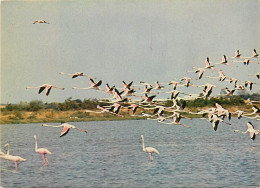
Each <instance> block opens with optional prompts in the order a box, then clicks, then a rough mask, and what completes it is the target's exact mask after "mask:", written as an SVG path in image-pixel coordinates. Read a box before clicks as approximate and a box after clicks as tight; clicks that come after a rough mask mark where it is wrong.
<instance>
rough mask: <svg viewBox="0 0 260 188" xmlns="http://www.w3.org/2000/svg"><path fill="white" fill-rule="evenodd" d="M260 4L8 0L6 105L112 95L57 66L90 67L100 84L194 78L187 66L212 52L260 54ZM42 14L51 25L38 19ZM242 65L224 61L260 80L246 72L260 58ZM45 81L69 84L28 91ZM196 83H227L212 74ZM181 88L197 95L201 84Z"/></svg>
mask: <svg viewBox="0 0 260 188" xmlns="http://www.w3.org/2000/svg"><path fill="white" fill-rule="evenodd" d="M259 5H260V2H259V1H258V0H247V1H245V0H227V1H224V0H217V1H215V0H209V1H205V0H198V1H193V0H176V1H166V0H160V1H159V0H151V1H150V0H149V1H148V0H143V1H137V0H136V1H120V0H119V1H116V0H97V1H94V0H93V1H91V0H90V1H83V0H81V1H80V0H75V1H2V2H1V104H7V103H19V102H21V101H23V102H30V101H32V100H42V101H43V102H63V101H64V100H66V99H68V98H69V97H72V98H73V99H81V100H83V99H89V98H110V96H108V95H107V94H104V93H100V92H96V91H94V90H75V89H72V87H89V86H90V84H89V81H88V79H87V78H85V77H80V78H76V79H72V78H71V77H69V76H67V75H61V74H59V72H65V73H74V72H84V73H85V74H87V75H91V76H94V77H96V78H97V79H96V81H99V80H102V82H103V83H102V85H101V88H105V83H109V84H110V85H116V87H118V88H120V87H122V81H125V82H127V83H129V82H131V81H133V83H134V84H139V82H140V81H145V82H148V83H152V84H153V83H154V82H155V81H159V82H162V83H167V82H169V81H171V80H174V79H180V78H182V77H185V76H188V77H192V78H196V75H195V73H190V72H187V71H188V70H192V67H204V61H205V59H206V57H209V58H210V60H211V61H212V62H220V61H221V57H222V55H223V54H225V55H227V56H228V57H232V56H234V52H235V51H236V50H238V49H239V50H240V52H241V54H242V55H243V56H247V57H249V56H251V55H252V50H253V49H256V50H257V51H258V52H259V53H260V37H259V36H260V33H259V28H260V10H259ZM41 19H43V20H46V21H47V22H49V23H50V24H32V22H33V21H34V20H41ZM254 61H258V62H259V60H254ZM231 63H232V62H231ZM236 65H237V66H232V67H231V66H224V65H220V66H223V67H221V69H222V70H223V72H224V73H225V74H226V75H228V76H231V77H236V78H238V79H240V80H250V81H254V82H258V83H259V80H257V79H256V78H255V77H249V76H248V74H255V73H258V72H259V70H260V69H259V64H250V65H249V66H244V65H242V64H241V63H237V64H236ZM205 74H206V75H208V76H217V75H218V74H217V73H216V72H210V71H209V72H207V73H205ZM44 83H49V84H53V85H57V86H59V87H64V88H65V90H57V89H52V91H51V93H50V95H49V96H45V95H44V94H43V93H42V94H38V90H37V89H35V90H33V89H30V90H29V89H26V87H27V86H40V85H42V84H44ZM194 83H195V84H205V83H212V84H222V83H219V82H217V81H216V80H214V79H209V78H206V77H205V78H203V79H202V80H199V81H197V80H194ZM225 84H227V82H226V83H225ZM225 86H226V85H225ZM225 86H224V85H223V86H222V85H221V87H225ZM230 87H231V85H230ZM180 90H181V89H180ZM183 92H186V93H197V94H198V93H200V92H202V88H199V89H198V88H188V89H187V88H186V89H185V88H183ZM253 92H260V87H259V86H256V87H255V88H254V90H253ZM218 93H219V91H216V92H213V94H215V95H217V94H218Z"/></svg>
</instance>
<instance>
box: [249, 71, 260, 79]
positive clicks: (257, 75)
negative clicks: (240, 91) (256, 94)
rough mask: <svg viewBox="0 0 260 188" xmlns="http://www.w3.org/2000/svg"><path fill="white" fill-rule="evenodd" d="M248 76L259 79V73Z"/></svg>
mask: <svg viewBox="0 0 260 188" xmlns="http://www.w3.org/2000/svg"><path fill="white" fill-rule="evenodd" d="M249 76H256V77H257V79H260V72H259V73H256V74H249Z"/></svg>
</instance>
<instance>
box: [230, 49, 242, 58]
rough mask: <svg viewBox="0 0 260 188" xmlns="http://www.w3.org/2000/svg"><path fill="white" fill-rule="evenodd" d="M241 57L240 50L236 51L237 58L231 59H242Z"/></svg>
mask: <svg viewBox="0 0 260 188" xmlns="http://www.w3.org/2000/svg"><path fill="white" fill-rule="evenodd" d="M240 57H241V54H240V53H239V50H236V51H235V56H234V57H231V58H237V59H238V58H240Z"/></svg>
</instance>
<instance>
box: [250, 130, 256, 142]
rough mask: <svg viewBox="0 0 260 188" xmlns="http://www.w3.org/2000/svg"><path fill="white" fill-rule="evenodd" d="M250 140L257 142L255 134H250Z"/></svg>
mask: <svg viewBox="0 0 260 188" xmlns="http://www.w3.org/2000/svg"><path fill="white" fill-rule="evenodd" d="M249 135H250V138H251V139H252V140H255V133H254V132H250V134H249Z"/></svg>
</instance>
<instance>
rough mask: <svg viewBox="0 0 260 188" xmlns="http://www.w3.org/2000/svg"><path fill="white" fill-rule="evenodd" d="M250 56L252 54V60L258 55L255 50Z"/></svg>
mask: <svg viewBox="0 0 260 188" xmlns="http://www.w3.org/2000/svg"><path fill="white" fill-rule="evenodd" d="M252 54H253V56H252V57H253V58H258V53H257V52H256V49H254V50H253V52H252Z"/></svg>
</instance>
